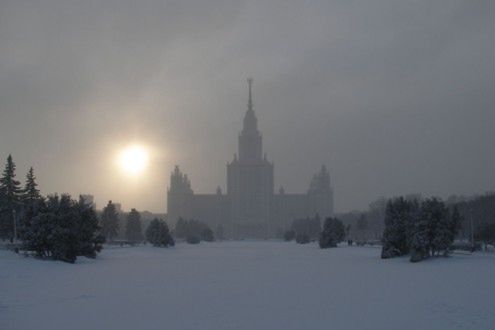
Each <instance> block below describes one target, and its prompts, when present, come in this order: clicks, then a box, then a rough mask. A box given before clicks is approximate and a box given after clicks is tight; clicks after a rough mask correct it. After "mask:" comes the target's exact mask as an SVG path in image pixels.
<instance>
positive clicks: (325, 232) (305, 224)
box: [284, 215, 346, 249]
mask: <svg viewBox="0 0 495 330" xmlns="http://www.w3.org/2000/svg"><path fill="white" fill-rule="evenodd" d="M345 236H346V228H345V227H344V224H343V223H342V221H340V220H339V219H337V218H332V217H330V218H327V219H325V222H324V223H323V229H322V226H321V221H320V217H319V216H318V215H316V216H314V217H312V218H306V219H295V220H294V221H293V222H292V225H291V228H290V229H289V230H287V231H286V232H285V233H284V240H286V241H292V240H294V239H295V240H296V243H299V244H306V243H309V242H311V241H315V240H318V243H319V245H320V247H321V248H322V249H326V248H330V247H336V246H337V244H338V243H340V242H342V241H343V240H344V238H345Z"/></svg>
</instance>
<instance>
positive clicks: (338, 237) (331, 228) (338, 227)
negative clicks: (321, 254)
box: [318, 218, 345, 249]
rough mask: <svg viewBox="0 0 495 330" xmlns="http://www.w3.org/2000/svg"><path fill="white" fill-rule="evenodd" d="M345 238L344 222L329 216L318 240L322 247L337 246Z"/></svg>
mask: <svg viewBox="0 0 495 330" xmlns="http://www.w3.org/2000/svg"><path fill="white" fill-rule="evenodd" d="M344 238H345V227H344V224H343V223H342V222H341V221H340V220H339V219H337V218H327V219H326V220H325V222H324V223H323V231H322V232H321V234H320V239H319V241H318V243H319V245H320V248H322V249H326V248H330V247H336V246H337V244H338V243H340V242H342V241H343V240H344Z"/></svg>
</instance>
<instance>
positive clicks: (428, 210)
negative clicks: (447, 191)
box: [411, 198, 461, 262]
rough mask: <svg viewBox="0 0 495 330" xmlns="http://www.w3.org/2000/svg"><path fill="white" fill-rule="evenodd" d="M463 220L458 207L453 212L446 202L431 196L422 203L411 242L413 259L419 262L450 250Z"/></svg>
mask: <svg viewBox="0 0 495 330" xmlns="http://www.w3.org/2000/svg"><path fill="white" fill-rule="evenodd" d="M460 221H461V218H460V214H459V212H458V210H457V208H454V209H453V211H452V213H449V210H448V209H447V207H446V206H445V203H444V202H442V201H441V200H439V199H436V198H430V199H427V200H425V201H423V203H422V204H421V212H420V216H419V219H418V221H417V223H416V225H415V229H414V233H413V235H412V237H413V240H412V242H411V261H412V262H417V261H420V260H422V259H425V258H428V257H430V256H437V255H440V254H442V255H444V256H447V255H448V253H449V252H450V247H451V246H452V244H453V243H454V239H455V237H456V235H457V231H458V228H459V223H460Z"/></svg>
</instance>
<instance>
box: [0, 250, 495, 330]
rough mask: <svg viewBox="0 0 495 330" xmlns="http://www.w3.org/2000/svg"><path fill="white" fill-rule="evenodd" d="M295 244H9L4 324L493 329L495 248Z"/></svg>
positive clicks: (0, 268) (0, 282) (3, 265)
mask: <svg viewBox="0 0 495 330" xmlns="http://www.w3.org/2000/svg"><path fill="white" fill-rule="evenodd" d="M379 253H380V250H379V249H378V248H377V247H348V246H340V247H338V248H335V249H328V250H321V249H319V248H318V247H317V245H316V244H307V245H298V244H295V243H293V242H289V243H287V242H274V241H268V242H249V241H245V242H215V243H201V244H199V245H187V244H178V245H177V246H176V247H174V248H169V249H164V248H153V247H151V246H140V247H123V248H117V247H116V248H110V247H109V248H107V249H105V250H103V251H102V253H101V254H100V255H99V256H98V257H97V259H95V260H89V259H86V258H79V259H78V262H77V263H76V264H74V265H71V264H66V263H62V262H55V261H42V260H37V259H33V258H25V257H23V256H20V255H16V254H14V253H12V252H9V251H0V329H323V328H326V329H495V299H494V298H495V254H494V253H478V254H475V255H472V256H471V255H454V256H453V257H450V258H439V259H434V260H427V261H424V262H421V263H417V264H411V263H409V261H408V260H407V258H399V259H393V260H381V259H380V258H379Z"/></svg>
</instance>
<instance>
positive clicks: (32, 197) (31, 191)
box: [22, 167, 41, 204]
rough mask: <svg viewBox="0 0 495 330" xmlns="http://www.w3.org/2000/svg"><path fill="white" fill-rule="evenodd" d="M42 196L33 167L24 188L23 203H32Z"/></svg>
mask: <svg viewBox="0 0 495 330" xmlns="http://www.w3.org/2000/svg"><path fill="white" fill-rule="evenodd" d="M40 198H41V194H40V191H39V189H38V183H37V182H36V176H35V175H34V170H33V168H32V167H30V168H29V171H28V173H27V175H26V183H25V185H24V189H23V190H22V202H23V204H31V203H33V202H34V201H37V200H39V199H40Z"/></svg>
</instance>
